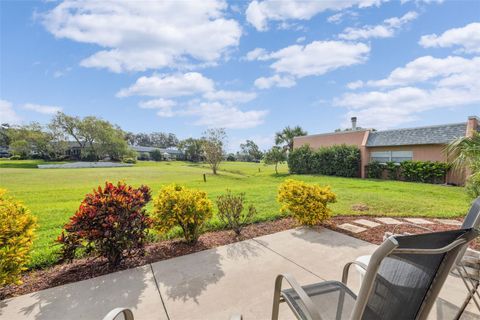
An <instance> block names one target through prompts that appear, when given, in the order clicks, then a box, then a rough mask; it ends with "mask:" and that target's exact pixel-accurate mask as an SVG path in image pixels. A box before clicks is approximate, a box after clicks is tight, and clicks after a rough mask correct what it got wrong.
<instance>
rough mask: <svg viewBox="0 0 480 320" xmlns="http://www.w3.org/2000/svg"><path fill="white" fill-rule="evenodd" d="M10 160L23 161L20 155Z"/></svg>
mask: <svg viewBox="0 0 480 320" xmlns="http://www.w3.org/2000/svg"><path fill="white" fill-rule="evenodd" d="M10 160H22V157H21V156H20V155H18V154H16V155H13V156H11V157H10Z"/></svg>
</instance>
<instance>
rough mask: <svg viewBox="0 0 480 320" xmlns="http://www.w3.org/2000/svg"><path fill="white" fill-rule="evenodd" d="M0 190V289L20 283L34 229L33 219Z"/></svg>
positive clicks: (23, 208) (24, 209)
mask: <svg viewBox="0 0 480 320" xmlns="http://www.w3.org/2000/svg"><path fill="white" fill-rule="evenodd" d="M6 192H7V191H6V190H5V189H0V287H2V286H4V285H6V284H11V283H20V281H19V279H20V275H21V273H22V271H23V270H25V269H26V268H25V265H26V263H27V262H28V259H29V253H30V248H31V246H32V241H33V232H34V229H35V218H34V217H33V216H32V215H31V214H30V211H29V210H28V209H27V208H26V207H25V206H24V205H23V204H22V203H20V202H19V201H17V200H15V199H13V198H11V197H9V196H7V195H6Z"/></svg>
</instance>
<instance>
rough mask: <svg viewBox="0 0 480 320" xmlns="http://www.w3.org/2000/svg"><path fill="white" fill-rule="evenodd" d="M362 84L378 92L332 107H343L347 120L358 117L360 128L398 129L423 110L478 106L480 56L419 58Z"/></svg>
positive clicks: (353, 96) (349, 96) (337, 102)
mask: <svg viewBox="0 0 480 320" xmlns="http://www.w3.org/2000/svg"><path fill="white" fill-rule="evenodd" d="M365 85H366V86H368V87H376V88H378V89H373V90H370V91H364V92H358V93H347V94H344V95H343V96H341V97H339V98H337V99H335V100H334V104H335V105H337V106H340V107H346V108H347V109H348V113H347V115H346V116H347V117H351V116H357V117H359V119H361V122H362V126H365V127H375V128H377V129H385V128H392V127H397V126H400V125H402V124H404V123H408V122H411V121H414V120H416V119H417V116H418V114H419V113H421V112H424V111H428V110H434V109H439V108H460V107H462V106H466V105H472V104H475V103H480V57H475V58H472V59H466V58H462V57H446V58H433V57H430V56H425V57H420V58H417V59H415V60H414V61H411V62H409V63H408V64H407V65H406V66H405V67H401V68H397V69H395V70H393V71H392V72H391V73H390V75H389V76H388V77H387V78H385V79H382V80H373V81H367V82H366V83H365Z"/></svg>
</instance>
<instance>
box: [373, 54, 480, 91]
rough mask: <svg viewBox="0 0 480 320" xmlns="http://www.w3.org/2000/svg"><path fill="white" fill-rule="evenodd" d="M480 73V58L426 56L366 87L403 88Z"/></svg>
mask: <svg viewBox="0 0 480 320" xmlns="http://www.w3.org/2000/svg"><path fill="white" fill-rule="evenodd" d="M479 72H480V57H475V58H472V59H466V58H462V57H457V56H449V57H446V58H434V57H432V56H424V57H420V58H417V59H415V60H413V61H411V62H409V63H407V64H406V65H405V67H400V68H396V69H395V70H393V71H392V72H391V73H390V75H389V76H388V77H387V78H385V79H382V80H373V81H372V80H371V81H368V82H367V83H366V85H368V86H372V87H392V86H403V85H410V84H413V83H418V82H424V81H427V80H431V79H437V78H445V77H450V76H454V75H456V76H458V75H465V74H473V73H479ZM444 81H445V79H444Z"/></svg>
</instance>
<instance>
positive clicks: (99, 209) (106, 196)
mask: <svg viewBox="0 0 480 320" xmlns="http://www.w3.org/2000/svg"><path fill="white" fill-rule="evenodd" d="M150 199H151V195H150V189H149V188H148V187H147V186H141V187H139V188H138V189H135V188H133V187H132V186H129V185H126V184H125V183H122V182H119V183H118V184H117V185H116V186H115V185H113V184H112V183H110V182H106V183H105V187H104V188H103V189H102V188H101V187H100V186H99V187H98V189H96V190H93V192H92V193H90V194H87V195H86V197H85V199H84V200H83V201H82V203H81V204H80V207H79V209H78V210H77V212H76V213H75V215H74V216H72V217H71V218H70V222H69V223H67V224H66V225H65V227H64V231H62V234H61V235H60V236H59V237H58V239H57V241H58V242H59V243H60V244H61V245H62V257H63V259H65V260H72V259H73V258H74V257H75V252H76V251H77V249H80V248H83V249H85V250H86V251H87V252H92V251H93V252H96V253H98V254H99V255H100V256H103V257H105V258H107V259H108V262H109V264H110V266H112V267H113V266H117V265H118V264H120V262H121V261H122V260H123V259H124V258H125V257H128V256H131V255H132V254H133V253H135V252H140V253H143V249H144V244H145V242H146V239H147V234H148V228H149V227H150V224H151V221H150V219H149V218H148V216H147V213H146V211H145V206H146V204H147V203H148V202H149V201H150Z"/></svg>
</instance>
